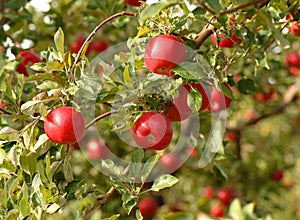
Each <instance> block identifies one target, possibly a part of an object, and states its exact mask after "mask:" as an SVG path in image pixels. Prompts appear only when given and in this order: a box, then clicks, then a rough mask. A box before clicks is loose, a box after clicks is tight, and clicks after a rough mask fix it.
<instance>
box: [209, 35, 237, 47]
mask: <svg viewBox="0 0 300 220" xmlns="http://www.w3.org/2000/svg"><path fill="white" fill-rule="evenodd" d="M211 39H212V41H213V42H214V44H215V45H218V46H219V47H226V48H233V47H234V46H235V45H240V44H241V43H242V39H241V38H239V37H238V36H237V35H236V34H233V35H232V36H230V37H228V36H226V35H225V34H224V33H222V34H219V35H217V39H218V40H217V39H216V36H215V35H214V34H212V35H211ZM220 39H221V40H220Z"/></svg>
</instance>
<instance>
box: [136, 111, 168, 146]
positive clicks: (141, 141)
mask: <svg viewBox="0 0 300 220" xmlns="http://www.w3.org/2000/svg"><path fill="white" fill-rule="evenodd" d="M130 131H131V135H132V136H133V138H134V140H135V142H136V144H137V145H138V146H140V147H142V148H147V149H153V150H162V149H164V148H166V147H167V146H168V145H169V144H170V142H171V140H172V134H173V129H172V125H171V121H170V120H169V119H168V118H167V117H166V116H165V115H163V114H161V113H158V112H145V113H143V114H142V115H141V116H140V117H139V118H138V119H137V120H136V122H135V123H134V126H133V128H132V129H131V130H130Z"/></svg>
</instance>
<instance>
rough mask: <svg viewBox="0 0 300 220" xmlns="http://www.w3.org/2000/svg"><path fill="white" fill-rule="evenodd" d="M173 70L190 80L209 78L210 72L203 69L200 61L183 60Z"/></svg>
mask: <svg viewBox="0 0 300 220" xmlns="http://www.w3.org/2000/svg"><path fill="white" fill-rule="evenodd" d="M173 70H174V72H175V73H177V74H178V75H180V76H181V77H183V78H185V79H189V80H199V79H202V78H208V73H207V72H205V69H203V68H202V67H201V66H200V65H199V64H198V63H195V62H182V63H180V64H179V65H177V66H176V67H175V68H174V69H173Z"/></svg>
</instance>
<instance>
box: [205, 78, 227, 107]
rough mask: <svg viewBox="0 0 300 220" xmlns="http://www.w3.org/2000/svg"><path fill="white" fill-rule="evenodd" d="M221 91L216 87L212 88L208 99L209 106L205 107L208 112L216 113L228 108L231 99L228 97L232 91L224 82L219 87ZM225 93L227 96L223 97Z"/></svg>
mask: <svg viewBox="0 0 300 220" xmlns="http://www.w3.org/2000/svg"><path fill="white" fill-rule="evenodd" d="M221 89H222V91H220V89H218V88H217V87H216V86H213V90H212V92H211V95H210V97H209V105H208V107H207V109H208V110H210V111H212V112H218V111H221V110H224V109H226V108H228V107H229V106H230V104H231V102H232V99H231V98H230V97H229V96H230V95H232V91H231V89H230V87H229V85H228V84H227V83H225V82H224V83H222V85H221ZM226 90H227V91H226ZM223 91H224V93H223ZM225 93H226V94H228V95H225Z"/></svg>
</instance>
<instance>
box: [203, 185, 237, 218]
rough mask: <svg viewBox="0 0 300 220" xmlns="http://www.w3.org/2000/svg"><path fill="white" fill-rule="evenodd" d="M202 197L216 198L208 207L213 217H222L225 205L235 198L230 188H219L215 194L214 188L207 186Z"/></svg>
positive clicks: (224, 212)
mask: <svg viewBox="0 0 300 220" xmlns="http://www.w3.org/2000/svg"><path fill="white" fill-rule="evenodd" d="M204 197H205V198H206V199H208V200H215V199H216V200H217V203H213V205H212V206H211V208H210V214H211V216H212V217H214V218H222V217H224V216H225V214H226V207H228V206H229V205H230V203H231V202H232V200H233V199H234V198H235V193H234V191H233V190H232V189H230V188H220V189H219V190H218V191H217V194H216V195H215V189H214V188H213V187H212V186H207V187H206V188H205V189H204Z"/></svg>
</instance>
